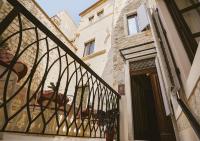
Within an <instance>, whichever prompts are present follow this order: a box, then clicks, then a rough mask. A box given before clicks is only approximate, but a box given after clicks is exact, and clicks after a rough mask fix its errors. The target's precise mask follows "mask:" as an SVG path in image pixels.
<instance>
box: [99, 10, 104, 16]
mask: <svg viewBox="0 0 200 141" xmlns="http://www.w3.org/2000/svg"><path fill="white" fill-rule="evenodd" d="M103 15H104V9H102V10H100V11H98V12H97V16H98V17H102V16H103Z"/></svg>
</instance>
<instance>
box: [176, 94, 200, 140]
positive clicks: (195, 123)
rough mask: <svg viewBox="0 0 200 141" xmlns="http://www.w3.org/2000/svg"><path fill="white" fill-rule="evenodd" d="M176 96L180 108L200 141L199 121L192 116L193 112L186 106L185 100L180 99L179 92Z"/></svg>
mask: <svg viewBox="0 0 200 141" xmlns="http://www.w3.org/2000/svg"><path fill="white" fill-rule="evenodd" d="M176 94H177V95H176V99H177V102H178V104H179V106H180V107H181V109H182V111H183V113H184V114H185V116H186V117H187V119H188V121H189V123H190V125H191V126H192V128H193V129H194V131H195V133H196V135H197V136H198V138H199V139H200V124H199V122H198V121H197V119H196V118H195V116H194V115H193V114H192V112H191V110H190V109H189V108H188V106H187V105H186V104H185V102H184V100H183V99H182V98H181V97H180V95H179V92H177V93H176Z"/></svg>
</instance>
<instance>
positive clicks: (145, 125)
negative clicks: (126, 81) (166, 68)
mask: <svg viewBox="0 0 200 141" xmlns="http://www.w3.org/2000/svg"><path fill="white" fill-rule="evenodd" d="M130 74H131V93H132V109H133V127H134V138H135V140H148V141H176V138H175V133H174V129H173V125H172V121H171V117H170V116H166V114H165V108H164V104H163V100H162V94H161V90H160V86H159V80H158V76H157V72H156V69H155V68H151V69H146V70H140V71H137V72H130Z"/></svg>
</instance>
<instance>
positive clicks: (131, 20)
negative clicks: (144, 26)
mask: <svg viewBox="0 0 200 141" xmlns="http://www.w3.org/2000/svg"><path fill="white" fill-rule="evenodd" d="M127 23H128V35H133V34H136V33H138V31H139V28H138V21H137V14H133V15H130V16H128V17H127Z"/></svg>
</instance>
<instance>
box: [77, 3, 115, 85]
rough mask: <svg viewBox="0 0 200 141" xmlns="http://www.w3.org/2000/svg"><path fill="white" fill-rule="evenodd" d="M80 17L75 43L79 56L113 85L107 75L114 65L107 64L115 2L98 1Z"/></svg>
mask: <svg viewBox="0 0 200 141" xmlns="http://www.w3.org/2000/svg"><path fill="white" fill-rule="evenodd" d="M80 17H81V19H80V23H79V28H78V34H79V36H78V37H77V39H76V41H75V42H76V46H77V47H78V48H79V49H78V51H77V55H78V56H79V57H80V58H81V59H82V60H83V61H84V62H85V63H86V64H88V65H89V66H90V68H92V69H93V70H95V72H96V73H97V74H98V75H99V76H101V77H102V78H104V80H106V81H107V83H112V77H109V76H110V75H109V74H106V73H107V72H108V71H107V70H108V69H112V68H111V67H110V66H112V64H108V63H107V62H108V58H109V56H110V49H111V32H112V20H113V0H101V1H97V2H96V3H95V4H93V5H92V6H90V7H88V8H87V9H86V10H84V11H83V12H81V13H80ZM108 66H109V67H108ZM104 76H106V77H104Z"/></svg>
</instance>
